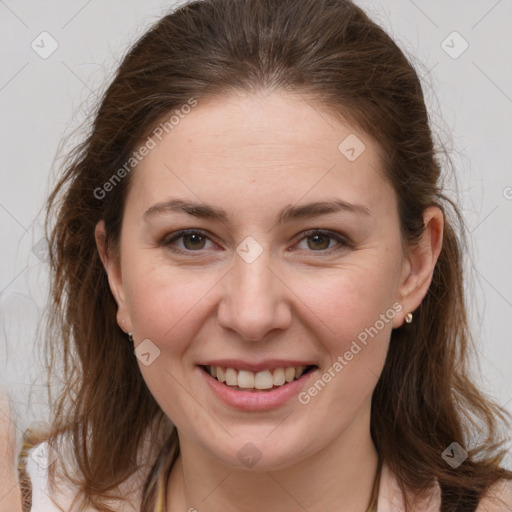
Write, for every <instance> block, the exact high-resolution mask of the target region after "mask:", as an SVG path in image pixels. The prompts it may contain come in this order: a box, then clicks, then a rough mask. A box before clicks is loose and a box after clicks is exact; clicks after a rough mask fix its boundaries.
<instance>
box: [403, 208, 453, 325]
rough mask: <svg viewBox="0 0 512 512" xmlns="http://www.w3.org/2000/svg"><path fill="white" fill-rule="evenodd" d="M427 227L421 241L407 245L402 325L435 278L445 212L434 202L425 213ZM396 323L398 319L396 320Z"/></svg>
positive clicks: (419, 302) (424, 218) (424, 220)
mask: <svg viewBox="0 0 512 512" xmlns="http://www.w3.org/2000/svg"><path fill="white" fill-rule="evenodd" d="M423 223H424V226H425V228H424V230H423V233H422V235H421V238H420V239H419V241H418V242H417V244H415V245H413V246H410V247H409V248H408V249H407V256H406V259H405V261H404V267H403V272H402V277H401V282H400V287H399V297H398V300H399V302H400V303H401V304H402V307H403V309H402V315H401V316H398V315H397V316H395V320H396V325H393V327H395V328H396V327H400V326H401V325H402V323H403V322H404V318H405V316H406V315H407V314H408V313H413V312H414V310H415V309H416V308H417V307H418V306H419V305H420V304H421V301H422V300H423V299H424V297H425V295H426V294H427V291H428V289H429V287H430V283H431V282H432V277H433V275H434V268H435V266H436V263H437V260H438V258H439V254H440V253H441V248H442V245H443V225H444V215H443V212H442V211H441V209H440V208H438V207H437V206H430V207H429V208H427V209H426V210H425V211H424V213H423ZM394 323H395V322H394Z"/></svg>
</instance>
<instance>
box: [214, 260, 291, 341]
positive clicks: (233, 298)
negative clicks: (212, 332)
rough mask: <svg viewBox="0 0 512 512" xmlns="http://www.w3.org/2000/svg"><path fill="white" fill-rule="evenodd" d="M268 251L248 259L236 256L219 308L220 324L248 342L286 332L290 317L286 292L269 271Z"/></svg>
mask: <svg viewBox="0 0 512 512" xmlns="http://www.w3.org/2000/svg"><path fill="white" fill-rule="evenodd" d="M270 267H271V258H270V253H269V252H268V251H262V253H261V254H260V255H259V257H257V258H256V259H254V260H253V261H251V260H246V259H244V257H243V255H242V256H240V255H239V254H237V255H235V261H234V264H233V268H232V270H231V272H230V273H229V276H228V280H227V282H226V283H225V288H224V293H223V297H222V302H221V304H220V307H219V313H218V315H219V317H218V321H219V324H220V325H221V326H222V327H224V328H227V329H231V330H234V331H236V332H237V333H238V334H239V335H240V336H241V337H243V338H244V339H247V340H259V339H262V338H264V336H265V334H266V333H267V332H269V331H271V330H273V329H276V328H280V329H284V328H286V326H287V325H288V324H289V322H290V319H291V314H290V311H289V306H288V304H287V301H286V297H285V291H284V289H283V286H282V285H281V283H280V281H279V279H277V278H276V276H275V275H274V272H273V271H271V270H270Z"/></svg>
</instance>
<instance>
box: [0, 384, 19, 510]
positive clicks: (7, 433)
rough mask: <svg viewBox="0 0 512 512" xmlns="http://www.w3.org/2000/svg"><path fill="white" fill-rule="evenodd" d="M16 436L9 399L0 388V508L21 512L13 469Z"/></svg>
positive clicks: (15, 475)
mask: <svg viewBox="0 0 512 512" xmlns="http://www.w3.org/2000/svg"><path fill="white" fill-rule="evenodd" d="M15 446H16V436H15V430H14V418H13V417H12V410H11V408H10V404H9V399H8V397H7V395H6V394H5V392H4V391H3V390H2V389H1V388H0V454H2V455H1V456H0V501H1V503H0V506H2V507H5V509H3V508H2V510H11V511H19V512H21V491H20V487H19V484H18V478H17V473H16V469H15V452H16V448H15Z"/></svg>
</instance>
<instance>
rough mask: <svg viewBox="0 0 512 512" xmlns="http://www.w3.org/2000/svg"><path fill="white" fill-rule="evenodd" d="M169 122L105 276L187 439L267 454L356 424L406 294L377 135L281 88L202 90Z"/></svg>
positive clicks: (288, 456) (319, 441)
mask: <svg viewBox="0 0 512 512" xmlns="http://www.w3.org/2000/svg"><path fill="white" fill-rule="evenodd" d="M164 135H165V136H164V137H162V140H161V142H158V143H157V145H156V147H154V148H153V149H151V150H150V151H149V154H148V155H147V156H146V157H145V158H144V159H143V160H142V162H141V163H140V164H139V166H138V167H137V169H136V170H134V171H133V173H134V174H133V176H132V179H133V181H132V183H131V188H130V191H129V193H128V197H127V202H126V207H125V212H124V219H123V225H122V233H121V241H120V254H121V257H120V262H119V263H115V264H114V267H110V272H109V277H110V282H111V287H112V290H113V292H114V295H115V296H116V300H117V302H118V305H119V311H118V321H119V323H120V325H121V326H122V327H123V328H124V329H125V330H126V331H128V330H133V333H134V339H135V346H136V347H137V354H138V357H139V366H140V370H141V372H142V375H143V377H144V379H145V381H146V383H147V385H148V387H149V389H150V391H151V393H152V394H153V395H154V397H155V399H156V400H157V401H158V403H159V404H160V406H161V407H162V409H163V411H165V413H166V414H167V415H168V417H169V418H170V419H171V420H172V422H173V423H174V424H175V425H176V426H177V428H178V431H179V433H180V437H181V439H182V440H183V439H188V440H189V442H193V443H194V445H195V446H197V447H199V448H200V449H201V450H203V451H204V452H205V453H207V454H209V455H211V456H214V457H216V458H217V459H220V460H222V461H223V462H225V463H227V464H230V465H233V466H239V467H242V466H243V464H245V465H246V466H251V465H252V464H253V463H254V462H250V461H258V467H259V468H274V469H277V468H280V467H286V466H287V465H289V464H292V463H294V462H297V461H300V460H303V459H304V458H306V457H307V456H310V455H313V454H314V453H316V452H319V451H320V450H322V449H323V448H325V447H326V446H328V445H329V444H331V443H333V442H336V441H337V440H338V439H341V437H342V435H343V434H344V433H346V432H349V431H352V432H355V431H357V429H358V428H359V427H361V428H362V429H366V430H367V427H368V422H369V408H370V400H371V394H372V391H373V389H374V387H375V385H376V383H377V380H378V377H379V375H380V373H381V369H382V367H383V364H384V361H385V357H386V351H387V347H388V341H389V338H390V333H391V330H392V329H393V328H395V327H399V326H400V325H402V323H403V318H404V315H405V314H406V313H407V312H408V311H410V310H411V309H413V307H415V306H417V304H410V303H407V300H408V299H407V298H405V299H404V293H403V290H404V287H405V281H406V278H407V275H408V273H409V272H410V264H409V261H408V259H407V258H406V257H405V256H404V254H403V252H402V243H401V238H400V229H399V219H398V214H397V203H396V198H395V193H394V191H393V189H392V187H391V186H390V185H389V184H388V182H387V181H386V180H385V179H384V177H383V175H382V172H381V171H382V165H381V162H380V159H379V157H378V153H377V150H378V147H377V145H376V143H375V142H374V141H373V140H371V139H370V138H369V137H368V136H367V135H366V134H364V133H361V131H360V130H358V129H356V128H355V127H353V126H350V125H348V124H343V123H340V122H339V121H335V120H334V119H333V118H330V117H329V115H328V114H326V113H325V112H324V111H321V110H320V109H319V108H317V107H314V106H313V104H312V103H310V102H307V101H305V100H304V99H300V98H298V97H297V96H292V95H289V94H286V93H283V92H281V93H275V92H274V93H271V94H267V95H265V94H264V93H258V94H256V95H243V94H241V93H237V94H232V95H229V96H225V97H219V98H217V99H213V100H209V101H199V102H198V104H197V106H195V107H194V108H192V109H191V112H190V113H188V114H187V115H186V116H184V118H182V119H180V122H179V124H178V125H177V126H175V127H174V128H173V129H172V131H169V133H168V134H165V132H164ZM347 137H348V139H347ZM356 137H357V138H356ZM362 144H364V147H363V146H362ZM181 230H189V231H187V232H186V233H185V235H184V236H183V234H180V231H181ZM209 366H213V367H215V373H217V372H218V371H217V370H216V367H220V368H221V371H220V372H218V373H217V376H218V377H219V378H220V380H222V378H228V379H229V382H230V385H228V384H226V382H224V383H221V382H220V381H219V380H218V379H214V378H213V377H212V376H211V375H209V374H208V367H209ZM298 367H302V369H303V370H304V367H306V370H307V369H308V368H310V369H309V371H306V373H305V374H304V375H302V377H300V378H298V379H297V377H298V375H299V374H300V371H301V368H298ZM228 368H230V369H228ZM292 368H296V370H295V379H296V380H293V381H291V382H289V383H286V384H284V385H283V384H282V382H283V380H285V381H286V377H288V379H290V378H293V377H294V370H292ZM278 369H279V370H278ZM251 370H252V371H251ZM315 383H316V384H315ZM255 385H256V386H257V387H258V388H263V389H256V390H255V389H252V388H253V386H255ZM240 388H241V389H240ZM258 459H259V460H258Z"/></svg>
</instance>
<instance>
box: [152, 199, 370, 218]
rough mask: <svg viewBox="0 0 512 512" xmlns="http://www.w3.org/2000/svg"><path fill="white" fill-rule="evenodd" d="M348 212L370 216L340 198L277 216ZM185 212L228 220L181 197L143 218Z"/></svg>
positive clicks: (221, 212)
mask: <svg viewBox="0 0 512 512" xmlns="http://www.w3.org/2000/svg"><path fill="white" fill-rule="evenodd" d="M340 211H343V212H348V213H353V214H357V215H363V216H371V212H370V210H369V209H368V208H367V207H366V206H363V205H362V204H353V203H348V202H346V201H343V200H341V199H331V200H329V201H317V202H314V203H308V204H305V205H302V206H294V205H292V206H286V207H285V208H283V209H282V210H281V212H280V213H279V216H278V223H279V224H283V223H285V222H290V221H292V220H298V219H303V218H309V217H317V216H320V215H327V214H329V213H337V212H340ZM172 212H177V213H181V212H184V213H187V214H189V215H193V216H194V217H198V218H203V219H212V220H218V221H221V222H226V221H227V220H228V217H229V216H228V213H227V212H226V210H223V209H222V208H217V207H215V206H210V205H207V204H201V203H192V202H189V201H183V200H181V199H170V200H169V201H165V202H162V203H157V204H155V205H153V206H151V207H150V208H148V209H147V210H146V211H145V212H144V214H143V218H144V220H148V219H149V218H150V217H153V216H155V215H162V214H166V213H172Z"/></svg>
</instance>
